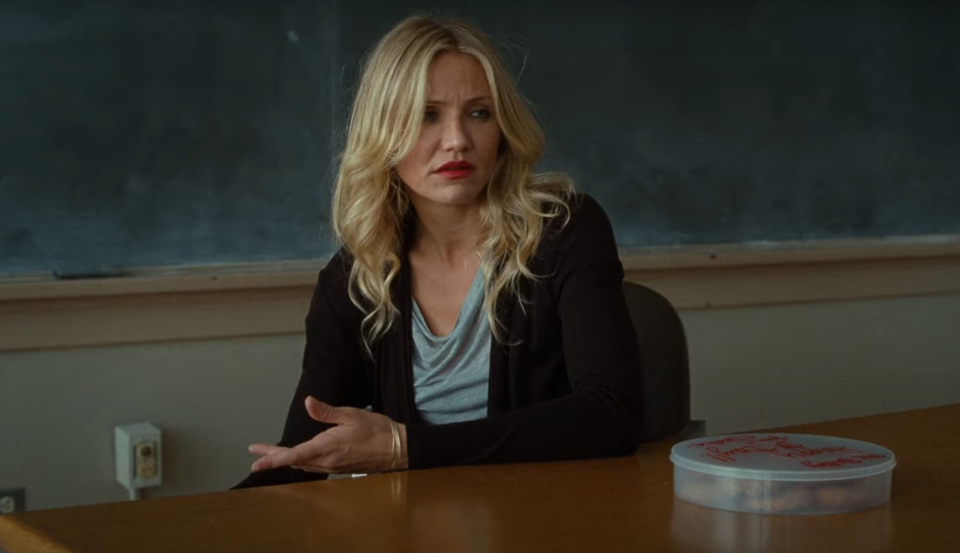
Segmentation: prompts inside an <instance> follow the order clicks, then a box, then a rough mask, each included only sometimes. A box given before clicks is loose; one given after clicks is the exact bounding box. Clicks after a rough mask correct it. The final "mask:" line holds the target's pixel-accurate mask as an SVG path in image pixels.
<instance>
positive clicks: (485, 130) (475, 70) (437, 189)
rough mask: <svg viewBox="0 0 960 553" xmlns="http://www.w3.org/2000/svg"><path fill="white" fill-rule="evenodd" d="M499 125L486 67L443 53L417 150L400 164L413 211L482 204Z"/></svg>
mask: <svg viewBox="0 0 960 553" xmlns="http://www.w3.org/2000/svg"><path fill="white" fill-rule="evenodd" d="M499 145H500V125H499V123H497V119H496V114H495V113H494V104H493V98H492V96H491V94H490V87H489V86H488V84H487V76H486V73H484V71H483V67H482V66H481V65H480V63H479V62H478V61H477V60H476V59H475V58H474V57H473V56H469V55H466V54H460V53H455V52H443V53H441V54H439V55H437V57H436V58H434V60H433V62H432V63H431V64H430V71H429V77H428V82H427V108H426V111H425V112H424V114H423V126H422V128H421V130H420V136H419V137H418V138H417V143H416V145H415V146H414V147H413V150H411V151H410V153H409V154H408V155H407V156H406V157H405V158H403V160H402V161H400V163H399V164H398V165H397V167H396V171H397V174H398V175H399V176H400V179H401V180H403V182H404V184H405V185H406V188H407V192H408V193H409V194H410V195H411V199H412V201H413V202H414V205H415V206H420V207H426V204H435V205H448V206H453V205H456V206H466V205H470V204H473V203H475V202H477V201H478V198H479V197H480V194H481V192H483V189H484V187H485V186H486V185H487V183H488V182H489V181H490V178H491V176H492V175H493V170H494V168H495V167H496V163H497V150H498V147H499Z"/></svg>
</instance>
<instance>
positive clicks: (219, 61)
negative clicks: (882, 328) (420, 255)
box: [0, 0, 960, 277]
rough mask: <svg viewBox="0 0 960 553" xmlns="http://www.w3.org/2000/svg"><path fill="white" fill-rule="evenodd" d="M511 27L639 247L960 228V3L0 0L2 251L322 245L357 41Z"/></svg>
mask: <svg viewBox="0 0 960 553" xmlns="http://www.w3.org/2000/svg"><path fill="white" fill-rule="evenodd" d="M424 9H427V10H428V11H432V12H434V13H449V14H457V15H462V16H465V17H468V18H470V19H472V20H473V21H475V22H476V23H478V24H479V25H480V26H481V27H483V28H484V29H485V30H487V31H488V32H489V33H490V34H492V35H493V36H494V38H495V39H496V40H497V42H498V44H500V45H501V46H502V48H503V52H504V55H505V58H506V60H507V62H508V65H509V66H510V67H511V69H512V70H513V71H514V73H515V74H516V75H518V78H519V82H520V86H521V89H522V90H523V92H524V93H525V95H526V96H527V97H528V98H529V99H530V100H531V102H532V103H533V104H534V106H535V110H536V113H537V115H538V117H539V118H540V119H541V120H542V122H543V124H544V127H545V130H546V132H547V138H548V150H547V153H546V155H545V158H544V160H543V163H542V164H541V165H542V167H543V168H551V169H560V170H565V171H567V172H569V173H570V174H571V175H572V176H573V177H574V178H575V180H576V182H577V186H578V188H580V189H581V190H583V191H586V192H589V193H591V194H593V195H594V196H595V197H596V198H597V199H598V200H599V201H600V202H601V204H602V205H603V206H604V207H605V208H606V210H607V212H608V214H609V215H610V217H611V219H612V221H613V223H614V227H615V230H616V234H617V240H618V242H619V243H620V245H622V246H624V247H636V246H645V245H662V244H691V243H721V242H750V241H779V240H806V239H822V238H833V237H838V238H840V237H843V238H849V237H877V236H894V235H923V234H955V233H960V161H958V160H960V33H958V32H957V31H956V30H957V29H958V28H960V3H953V2H907V1H900V2H896V1H892V0H889V1H879V0H878V1H873V2H832V3H811V2H806V1H801V0H796V1H792V2H785V1H784V2H745V1H739V2H706V1H701V2H683V1H675V2H625V1H620V0H593V1H590V2H586V1H575V2H555V3H544V2H539V1H538V0H515V1H501V2H493V1H489V0H487V1H484V2H479V1H470V0H460V1H449V2H434V3H432V5H424V4H423V3H417V2H413V1H410V0H404V1H395V2H394V1H388V0H379V1H377V2H369V1H368V2H364V1H355V2H344V1H340V0H337V1H328V2H324V1H320V0H315V1H310V2H307V1H295V0H277V1H272V2H262V1H247V0H243V1H239V0H233V1H230V2H217V1H213V0H191V1H173V0H164V1H152V0H151V1H138V2H124V1H120V0H103V1H91V2H79V1H72V2H68V1H61V2H54V1H45V2H35V1H31V0H18V1H7V2H4V3H3V4H2V5H0V273H13V274H22V273H32V272H52V273H54V274H57V275H61V276H65V277H69V276H83V275H91V274H97V273H101V272H104V271H106V272H109V271H114V270H123V269H125V268H130V267H141V266H167V265H205V264H220V263H238V262H257V261H271V260H296V259H321V258H324V257H326V256H328V255H329V254H330V253H331V252H332V251H333V249H334V248H335V244H334V241H333V240H332V238H331V236H330V232H329V225H328V217H329V203H330V201H329V198H330V196H331V194H332V182H333V175H334V172H335V168H336V154H337V151H338V148H339V146H340V144H341V137H342V131H343V124H344V121H345V119H346V114H347V109H348V104H349V100H350V94H351V91H352V87H353V86H354V84H355V83H354V79H355V76H356V70H357V67H356V65H357V63H358V61H359V60H360V59H361V56H362V55H363V53H364V52H365V51H366V49H367V48H369V46H370V45H371V43H372V42H373V41H375V40H376V39H377V38H378V37H379V36H381V35H382V34H383V33H384V32H385V31H386V30H387V29H388V28H389V27H390V25H392V24H393V23H394V22H396V21H398V20H399V19H401V18H402V17H404V16H406V15H408V14H410V13H412V12H414V11H418V10H424Z"/></svg>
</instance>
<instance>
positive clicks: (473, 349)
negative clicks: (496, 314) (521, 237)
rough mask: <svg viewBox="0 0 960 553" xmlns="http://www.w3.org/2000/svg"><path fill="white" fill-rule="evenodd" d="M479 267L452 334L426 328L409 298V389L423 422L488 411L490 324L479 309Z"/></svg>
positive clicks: (459, 418)
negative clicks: (411, 310)
mask: <svg viewBox="0 0 960 553" xmlns="http://www.w3.org/2000/svg"><path fill="white" fill-rule="evenodd" d="M483 287H484V278H483V271H482V270H479V269H478V270H477V276H476V277H474V279H473V284H472V285H471V286H470V291H469V292H468V293H467V297H466V299H465V300H464V301H463V306H462V307H461V308H460V315H459V316H458V317H457V322H456V324H455V325H454V327H453V330H452V331H451V332H450V334H447V335H446V336H435V335H434V334H433V333H432V332H430V328H429V327H428V326H427V322H426V320H425V319H424V318H423V313H422V312H421V311H420V306H419V305H417V300H416V299H414V300H413V344H414V351H413V390H414V398H415V400H416V405H417V409H418V410H419V411H420V416H421V417H422V418H423V420H424V421H426V422H428V423H431V424H445V423H451V422H460V421H467V420H474V419H481V418H483V417H485V416H487V395H488V391H487V389H488V383H489V379H490V324H489V322H488V320H487V314H486V312H485V311H484V309H483V299H484V289H483Z"/></svg>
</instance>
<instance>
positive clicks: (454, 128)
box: [443, 118, 471, 151]
mask: <svg viewBox="0 0 960 553" xmlns="http://www.w3.org/2000/svg"><path fill="white" fill-rule="evenodd" d="M470 144H471V141H470V134H469V133H468V132H467V129H466V126H465V125H464V122H463V121H462V120H461V119H460V118H453V119H451V120H449V121H447V123H446V124H445V125H444V128H443V147H444V149H446V150H454V151H464V150H469V149H470Z"/></svg>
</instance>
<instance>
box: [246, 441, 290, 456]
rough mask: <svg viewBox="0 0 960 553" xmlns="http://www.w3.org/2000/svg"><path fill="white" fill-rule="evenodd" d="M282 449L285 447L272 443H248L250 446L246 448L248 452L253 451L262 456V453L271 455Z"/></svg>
mask: <svg viewBox="0 0 960 553" xmlns="http://www.w3.org/2000/svg"><path fill="white" fill-rule="evenodd" d="M283 449H286V448H283V447H280V446H277V445H273V444H250V446H249V447H248V448H247V451H249V452H250V453H254V454H256V455H260V456H263V455H273V454H274V453H278V452H279V451H281V450H283Z"/></svg>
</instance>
